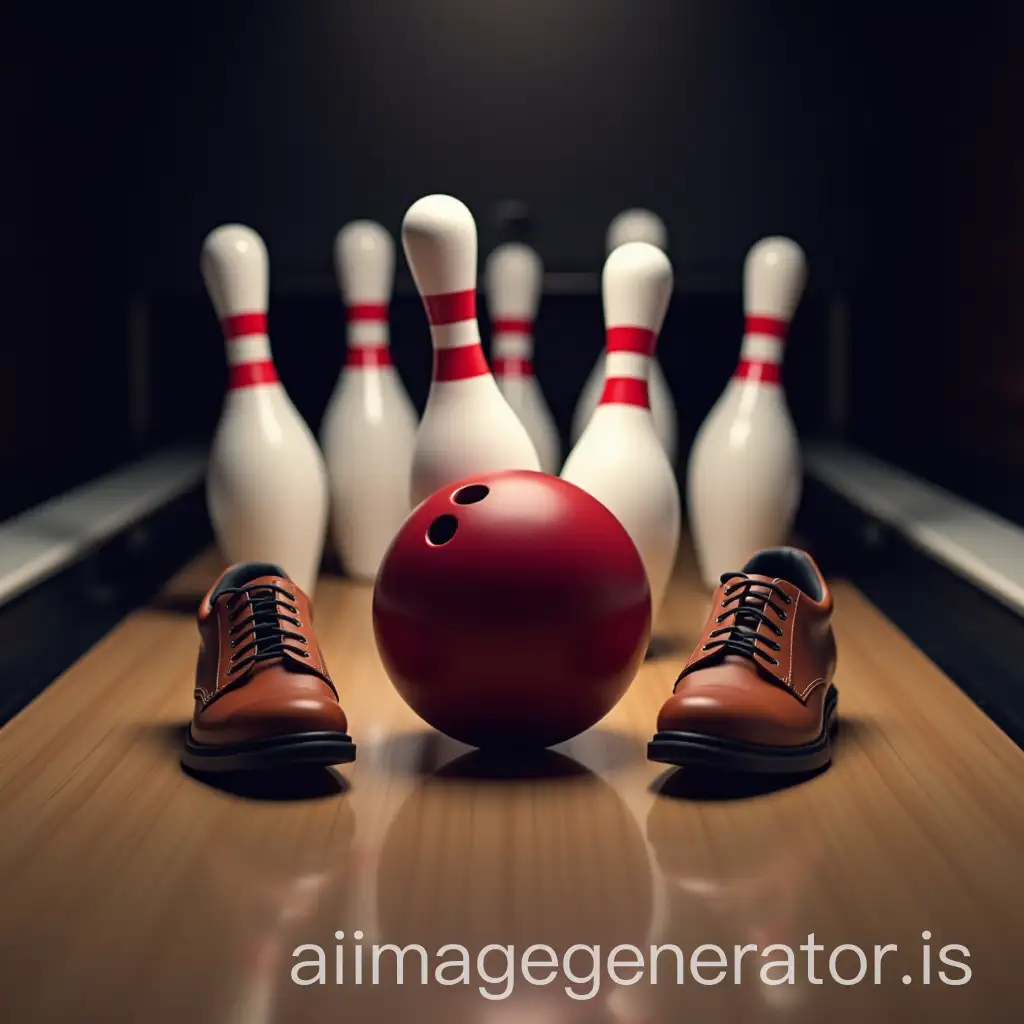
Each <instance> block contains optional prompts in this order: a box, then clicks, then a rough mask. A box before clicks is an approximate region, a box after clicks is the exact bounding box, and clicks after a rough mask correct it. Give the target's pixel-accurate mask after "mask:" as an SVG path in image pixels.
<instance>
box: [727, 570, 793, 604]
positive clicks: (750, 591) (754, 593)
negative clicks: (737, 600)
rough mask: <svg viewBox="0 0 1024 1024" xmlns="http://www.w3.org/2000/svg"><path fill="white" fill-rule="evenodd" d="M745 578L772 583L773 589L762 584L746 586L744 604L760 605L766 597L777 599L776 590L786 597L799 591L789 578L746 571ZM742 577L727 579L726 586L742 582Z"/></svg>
mask: <svg viewBox="0 0 1024 1024" xmlns="http://www.w3.org/2000/svg"><path fill="white" fill-rule="evenodd" d="M745 579H746V580H748V581H749V580H754V581H756V582H757V583H765V584H767V583H771V584H774V588H775V589H774V590H773V589H772V587H768V586H764V587H758V586H753V587H750V586H748V587H747V596H746V598H745V599H744V604H755V605H756V606H758V607H761V606H762V605H763V604H764V602H765V601H766V600H768V599H773V600H775V601H776V602H778V601H779V594H778V591H780V590H781V591H782V592H783V593H784V594H786V596H787V597H791V598H796V597H797V596H798V595H799V593H800V588H799V587H797V586H795V585H794V584H792V583H790V582H789V580H783V579H779V577H778V576H759V575H757V574H755V573H748V574H747V575H746V577H745ZM743 583H744V579H742V578H740V577H736V578H735V579H732V580H730V581H729V583H728V586H733V585H736V584H743Z"/></svg>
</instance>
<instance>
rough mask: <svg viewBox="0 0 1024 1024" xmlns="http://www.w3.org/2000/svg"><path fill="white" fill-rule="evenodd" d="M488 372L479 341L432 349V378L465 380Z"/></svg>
mask: <svg viewBox="0 0 1024 1024" xmlns="http://www.w3.org/2000/svg"><path fill="white" fill-rule="evenodd" d="M485 373H490V369H489V368H488V366H487V359H486V358H485V357H484V350H483V349H482V348H481V347H480V343H479V342H477V343H476V344H475V345H459V346H458V347H457V348H439V349H435V350H434V380H441V381H447V380H466V378H468V377H480V376H482V375H483V374H485Z"/></svg>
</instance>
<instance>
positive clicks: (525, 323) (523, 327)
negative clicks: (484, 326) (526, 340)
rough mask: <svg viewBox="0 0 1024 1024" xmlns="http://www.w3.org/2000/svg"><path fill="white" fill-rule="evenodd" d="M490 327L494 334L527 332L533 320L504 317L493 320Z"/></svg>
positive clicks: (530, 329) (531, 326) (531, 327)
mask: <svg viewBox="0 0 1024 1024" xmlns="http://www.w3.org/2000/svg"><path fill="white" fill-rule="evenodd" d="M492 328H493V330H494V333H495V334H529V333H530V331H532V330H533V322H532V321H530V320H513V319H510V318H505V319H499V320H495V321H494V323H493V325H492Z"/></svg>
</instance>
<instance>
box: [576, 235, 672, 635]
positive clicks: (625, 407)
mask: <svg viewBox="0 0 1024 1024" xmlns="http://www.w3.org/2000/svg"><path fill="white" fill-rule="evenodd" d="M601 290H602V293H603V299H604V319H605V331H606V357H605V365H606V367H607V376H606V378H605V383H604V390H603V391H602V393H601V398H600V401H599V402H598V406H597V408H596V409H595V410H594V415H593V416H592V417H591V418H590V422H589V423H588V424H587V426H586V429H585V430H584V431H583V434H582V436H581V437H580V439H579V441H577V442H576V446H575V447H574V448H573V450H572V451H571V452H570V453H569V457H568V458H567V459H566V460H565V466H564V467H563V469H562V474H561V475H562V479H563V480H567V481H568V482H569V483H572V484H576V486H577V487H581V488H582V489H583V490H585V491H588V492H589V493H590V494H591V495H593V497H595V498H597V500H598V501H600V502H601V503H602V504H603V505H605V507H606V508H608V510H609V511H610V512H612V513H613V514H614V515H615V517H616V518H617V519H618V520H619V522H620V523H621V524H622V525H623V526H624V527H625V529H626V532H627V533H628V534H629V535H630V537H632V538H633V543H634V544H635V545H636V547H637V550H638V551H639V552H640V557H641V559H642V560H643V563H644V568H645V569H646V570H647V579H648V582H649V583H650V586H651V607H652V612H653V614H654V615H655V616H657V613H658V609H659V607H660V605H661V602H662V599H663V597H664V594H665V590H666V588H667V586H668V582H669V579H670V578H671V576H672V570H673V568H674V566H675V561H676V553H677V550H678V547H679V527H680V518H681V511H680V500H679V487H678V485H677V483H676V477H675V472H674V470H673V468H672V465H671V463H670V462H669V460H668V455H667V454H666V453H665V449H664V448H663V447H662V445H661V442H660V440H659V438H658V434H657V431H656V430H655V427H654V417H653V416H652V415H651V408H650V402H649V399H648V381H649V376H650V371H651V362H652V360H653V358H654V351H655V346H656V345H657V341H658V333H659V332H660V331H661V325H662V322H663V321H664V319H665V313H666V311H667V310H668V304H669V300H670V298H671V297H672V265H671V264H670V263H669V261H668V257H667V256H666V255H665V254H664V252H662V251H661V250H660V249H658V248H657V247H656V246H653V245H649V244H648V243H647V242H627V243H626V244H625V245H620V246H619V247H618V248H616V249H615V250H613V252H612V254H611V255H610V256H609V257H608V259H607V261H606V262H605V265H604V273H603V274H602V280H601Z"/></svg>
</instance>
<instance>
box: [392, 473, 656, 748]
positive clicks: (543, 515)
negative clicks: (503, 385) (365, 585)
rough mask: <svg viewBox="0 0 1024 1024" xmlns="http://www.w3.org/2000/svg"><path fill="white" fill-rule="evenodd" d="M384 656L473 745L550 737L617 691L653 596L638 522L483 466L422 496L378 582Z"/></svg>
mask: <svg viewBox="0 0 1024 1024" xmlns="http://www.w3.org/2000/svg"><path fill="white" fill-rule="evenodd" d="M373 625H374V634H375V636H376V640H377V647H378V650H379V651H380V656H381V659H382V661H383V663H384V668H385V670H386V671H387V673H388V676H389V677H390V678H391V681H392V682H393V683H394V685H395V688H396V689H397V690H398V692H399V693H400V694H401V696H402V697H403V699H404V700H405V701H406V702H407V703H408V704H409V706H410V707H411V708H412V709H413V710H414V711H415V712H416V713H417V714H418V715H419V716H420V717H421V718H423V719H424V721H426V722H428V723H429V724H430V725H432V726H434V728H436V729H438V730H440V731H441V732H443V733H445V734H446V735H448V736H451V737H452V738H453V739H456V740H460V741H462V742H463V743H468V744H470V745H472V746H476V747H483V748H494V747H499V748H500V747H506V748H508V747H546V746H551V745H552V744H555V743H560V742H562V741H563V740H567V739H570V738H571V737H573V736H575V735H577V734H578V733H580V732H583V731H584V730H585V729H588V728H590V726H592V725H594V724H595V723H596V722H598V721H600V719H602V718H603V717H604V716H605V715H606V714H607V713H608V712H609V711H610V710H611V709H612V708H613V707H614V706H615V704H616V703H617V702H618V700H619V698H620V697H621V696H622V695H623V694H624V693H625V691H626V689H627V687H628V686H629V684H630V682H631V681H632V679H633V677H634V675H635V674H636V672H637V669H638V668H639V667H640V664H641V662H642V660H643V657H644V654H645V652H646V649H647V642H648V639H649V636H650V629H651V597H650V587H649V586H648V582H647V576H646V574H645V572H644V567H643V563H642V562H641V560H640V555H639V554H638V553H637V550H636V547H635V546H634V544H633V542H632V540H631V539H630V537H629V535H628V534H627V533H626V531H625V530H624V529H623V527H622V526H621V525H620V524H619V522H618V520H617V519H616V518H615V517H614V516H613V515H612V514H611V512H609V511H608V510H607V509H606V508H605V507H604V506H603V505H602V504H601V503H600V502H598V501H597V500H596V499H595V498H592V497H591V496H590V495H589V494H587V493H586V492H585V491H582V490H580V489H579V488H578V487H575V486H574V485H572V484H569V483H566V482H565V481H564V480H560V479H558V477H553V476H547V475H545V474H543V473H535V472H527V471H507V472H497V473H481V474H477V475H475V476H472V477H468V478H466V479H464V480H461V481H458V482H457V483H453V484H450V485H448V486H446V487H443V488H442V489H440V490H438V491H437V492H435V493H434V494H433V495H431V496H430V497H429V498H427V499H426V500H425V501H423V502H422V503H421V504H420V505H419V506H417V507H416V508H415V509H414V510H413V512H412V514H411V515H410V516H409V518H408V519H407V520H406V522H405V524H404V525H403V526H402V529H401V530H400V531H399V533H398V535H397V536H396V537H395V539H394V541H393V542H392V544H391V547H390V548H389V550H388V551H387V553H386V554H385V556H384V560H383V562H382V563H381V567H380V571H379V572H378V575H377V581H376V584H375V587H374V592H373Z"/></svg>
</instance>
